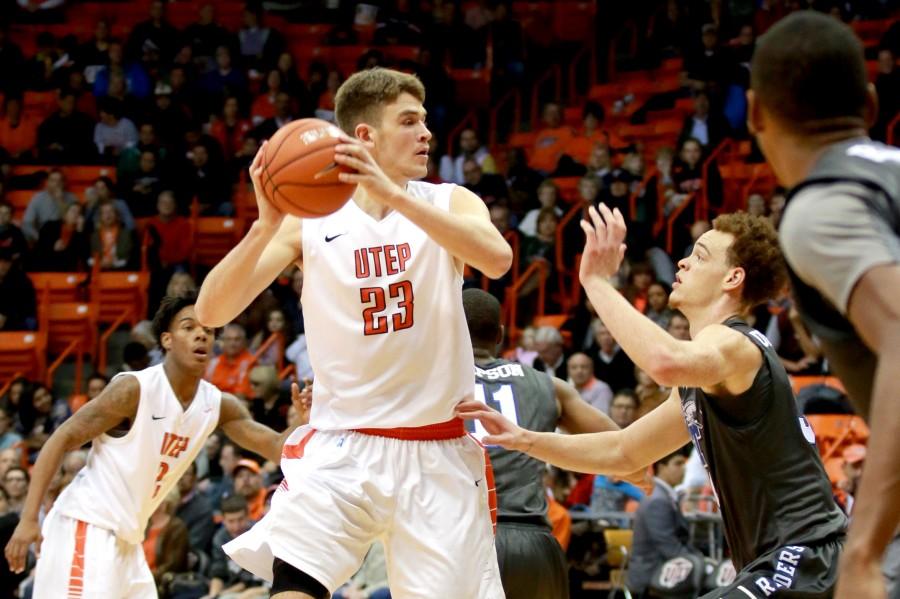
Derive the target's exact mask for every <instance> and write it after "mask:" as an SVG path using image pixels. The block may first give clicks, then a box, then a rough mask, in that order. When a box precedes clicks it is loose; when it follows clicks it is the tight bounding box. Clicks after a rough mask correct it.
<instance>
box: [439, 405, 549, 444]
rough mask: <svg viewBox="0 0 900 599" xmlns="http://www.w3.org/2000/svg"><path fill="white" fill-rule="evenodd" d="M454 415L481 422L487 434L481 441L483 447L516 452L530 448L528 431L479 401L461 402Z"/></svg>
mask: <svg viewBox="0 0 900 599" xmlns="http://www.w3.org/2000/svg"><path fill="white" fill-rule="evenodd" d="M456 415H457V416H458V417H460V418H463V419H465V420H478V421H480V422H481V425H482V426H483V427H484V430H486V431H487V433H488V434H487V436H485V437H482V439H481V442H482V443H484V444H485V445H499V446H500V447H505V448H506V449H514V450H516V451H527V450H528V449H530V448H531V442H530V441H529V440H528V431H526V430H525V429H523V428H520V427H518V426H516V425H515V424H513V423H512V422H510V421H509V420H507V419H506V418H504V417H503V415H502V414H501V413H500V412H498V411H497V410H494V409H492V408H490V407H488V406H486V405H485V404H483V403H481V402H480V401H463V402H460V403H458V404H456Z"/></svg>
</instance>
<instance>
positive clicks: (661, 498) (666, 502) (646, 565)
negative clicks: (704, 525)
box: [626, 448, 702, 596]
mask: <svg viewBox="0 0 900 599" xmlns="http://www.w3.org/2000/svg"><path fill="white" fill-rule="evenodd" d="M684 470H685V455H684V449H683V448H682V449H679V450H677V451H675V452H674V453H671V454H669V455H667V456H666V457H664V458H663V459H661V460H659V461H658V462H656V463H655V464H653V493H651V494H650V496H649V497H647V498H645V499H644V500H643V501H642V502H641V507H639V508H638V511H637V513H636V514H635V516H634V539H633V541H632V550H631V557H630V559H629V562H628V574H627V576H628V577H627V582H626V584H627V585H628V590H630V591H631V592H632V593H633V594H634V595H635V596H639V594H642V593H645V592H646V591H647V587H648V586H649V584H650V580H651V578H652V577H653V574H654V571H655V570H656V569H657V568H658V567H659V566H660V565H661V564H663V563H664V562H665V561H667V560H670V559H672V558H674V557H678V556H679V555H685V554H695V555H697V556H698V557H702V556H701V554H700V552H699V551H697V550H696V549H694V548H693V547H692V546H690V545H689V541H688V539H689V537H690V533H689V530H688V523H687V520H685V519H684V516H682V515H681V508H680V507H679V501H678V495H677V494H676V493H675V487H677V486H678V485H679V484H681V481H682V480H683V479H684Z"/></svg>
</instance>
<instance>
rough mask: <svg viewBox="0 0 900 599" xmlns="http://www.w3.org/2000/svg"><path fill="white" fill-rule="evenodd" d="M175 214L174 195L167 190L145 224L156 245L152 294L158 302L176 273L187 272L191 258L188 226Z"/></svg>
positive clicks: (184, 219) (188, 222) (187, 222)
mask: <svg viewBox="0 0 900 599" xmlns="http://www.w3.org/2000/svg"><path fill="white" fill-rule="evenodd" d="M176 210H177V204H176V201H175V193H174V192H172V191H171V190H168V189H167V190H165V191H161V192H160V193H159V197H158V198H157V200H156V216H153V217H151V218H150V219H149V220H148V221H147V231H149V232H150V234H151V236H152V238H153V242H154V243H155V244H156V253H157V257H158V259H159V270H157V271H156V272H154V273H153V277H154V278H155V279H156V284H155V288H156V289H157V290H156V291H155V292H154V294H155V296H157V297H159V298H160V299H161V297H162V295H163V293H162V290H163V286H164V285H166V284H167V283H168V282H169V280H170V279H171V277H172V276H173V274H174V273H175V271H176V270H179V269H186V268H187V266H188V261H189V260H190V258H191V223H190V221H189V220H188V219H187V218H185V217H184V216H181V215H179V214H178V213H177V211H176Z"/></svg>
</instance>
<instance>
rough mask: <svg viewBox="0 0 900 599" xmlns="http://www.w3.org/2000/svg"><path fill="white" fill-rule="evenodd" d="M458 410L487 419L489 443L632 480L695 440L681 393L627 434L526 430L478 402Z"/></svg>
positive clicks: (484, 421) (469, 417)
mask: <svg viewBox="0 0 900 599" xmlns="http://www.w3.org/2000/svg"><path fill="white" fill-rule="evenodd" d="M456 409H457V413H458V415H459V416H460V417H462V418H465V419H467V420H472V419H475V418H477V419H478V420H480V421H481V423H482V424H483V425H484V428H485V430H487V432H488V436H486V437H484V438H483V439H482V442H483V443H485V444H487V445H500V446H502V447H505V448H507V449H514V450H517V451H521V452H524V453H527V454H528V455H530V456H531V457H533V458H535V459H538V460H541V461H544V462H549V463H550V464H553V465H554V466H558V467H560V468H564V469H566V470H572V471H575V472H589V473H595V474H609V475H613V476H626V475H629V474H632V473H634V472H636V471H638V470H640V469H643V468H646V467H647V466H649V465H650V464H652V463H654V462H656V461H657V460H659V459H660V458H663V457H665V456H667V455H669V454H670V453H672V452H673V451H675V450H676V449H678V448H679V447H682V446H683V445H685V444H686V443H687V442H688V441H690V435H689V434H688V431H687V427H686V426H685V424H684V419H683V417H682V414H681V400H680V399H679V396H678V391H677V390H673V391H672V394H671V395H670V396H669V399H668V400H666V401H665V402H664V403H663V404H662V405H661V406H660V407H658V408H657V409H655V410H653V411H652V412H650V413H649V414H647V415H646V416H644V417H643V418H640V419H639V420H637V421H636V422H635V423H634V424H632V425H631V426H629V427H628V428H626V429H624V430H621V431H612V432H602V433H589V434H584V435H561V434H558V433H536V432H532V431H529V430H525V429H523V428H520V427H518V426H516V425H515V424H513V423H512V422H510V421H509V420H507V419H506V418H504V417H503V416H502V415H501V414H500V413H499V412H497V411H495V410H492V409H490V408H489V407H487V406H486V405H485V404H483V403H481V402H477V401H468V402H463V403H461V404H459V405H458V406H457V408H456Z"/></svg>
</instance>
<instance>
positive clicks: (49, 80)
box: [25, 31, 60, 91]
mask: <svg viewBox="0 0 900 599" xmlns="http://www.w3.org/2000/svg"><path fill="white" fill-rule="evenodd" d="M35 41H36V43H37V48H36V49H35V51H34V54H32V56H31V59H30V60H29V61H28V62H27V63H26V64H25V69H26V70H27V74H26V76H27V81H28V83H27V85H28V88H29V89H33V90H36V91H49V90H51V89H53V88H54V87H55V84H56V82H55V81H54V76H53V75H54V65H55V64H57V61H58V60H59V59H60V53H59V49H58V47H57V42H56V37H55V36H54V35H53V34H52V33H50V32H49V31H42V32H40V33H38V34H37V36H36V38H35Z"/></svg>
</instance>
